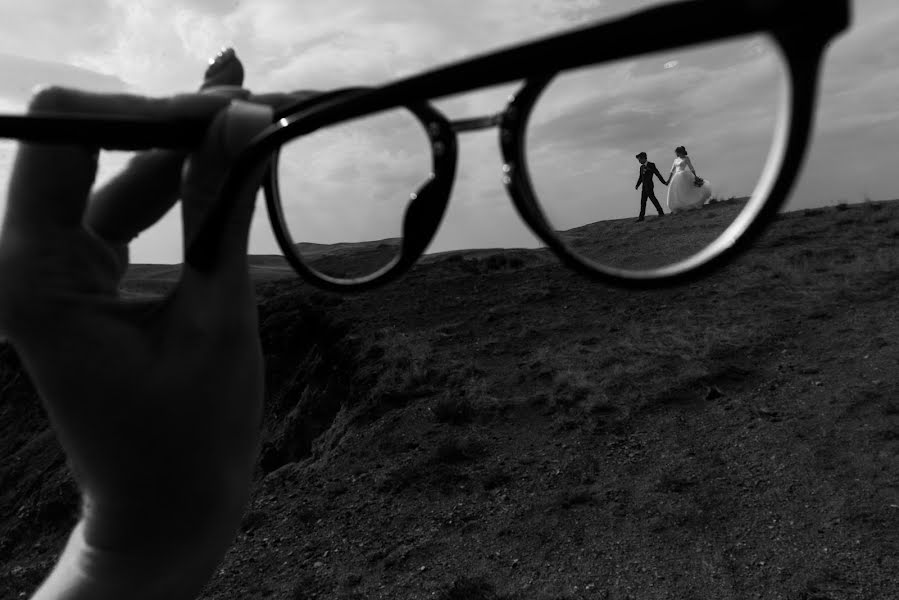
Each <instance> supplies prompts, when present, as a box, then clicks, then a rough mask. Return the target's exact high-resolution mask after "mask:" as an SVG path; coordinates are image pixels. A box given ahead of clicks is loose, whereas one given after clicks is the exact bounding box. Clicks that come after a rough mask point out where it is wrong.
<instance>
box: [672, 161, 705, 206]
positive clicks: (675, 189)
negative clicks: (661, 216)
mask: <svg viewBox="0 0 899 600" xmlns="http://www.w3.org/2000/svg"><path fill="white" fill-rule="evenodd" d="M672 169H674V175H672V176H671V181H669V182H668V211H669V212H677V211H680V210H692V209H694V208H700V207H701V206H702V205H703V204H705V203H706V202H708V200H709V198H711V197H712V186H711V184H710V183H709V180H708V179H706V180H705V183H703V184H702V187H696V185H695V184H694V181H696V177H694V176H693V171H691V170H690V166H689V164H688V162H687V161H686V160H685V159H683V158H680V157H678V158H676V159H674V166H673V167H672Z"/></svg>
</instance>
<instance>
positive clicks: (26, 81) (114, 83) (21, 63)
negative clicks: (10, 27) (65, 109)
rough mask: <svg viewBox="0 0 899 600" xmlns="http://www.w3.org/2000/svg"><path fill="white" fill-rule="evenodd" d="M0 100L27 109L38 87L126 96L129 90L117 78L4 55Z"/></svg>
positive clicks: (0, 64) (1, 58) (0, 62)
mask: <svg viewBox="0 0 899 600" xmlns="http://www.w3.org/2000/svg"><path fill="white" fill-rule="evenodd" d="M0 73H3V77H2V78H0V98H4V99H6V100H7V101H8V102H10V103H12V104H14V105H18V106H20V107H24V106H25V105H26V103H27V101H28V99H29V98H30V97H31V94H32V92H33V90H34V88H35V87H36V86H39V85H47V84H50V83H52V84H55V85H63V86H66V87H74V88H79V89H85V90H91V91H97V92H123V91H127V89H128V86H127V84H125V82H124V81H122V80H121V79H119V78H118V77H115V76H113V75H106V74H103V73H97V72H95V71H91V70H89V69H83V68H81V67H75V66H72V65H70V64H64V63H58V62H50V61H45V60H38V59H33V58H23V57H20V56H10V55H7V54H0Z"/></svg>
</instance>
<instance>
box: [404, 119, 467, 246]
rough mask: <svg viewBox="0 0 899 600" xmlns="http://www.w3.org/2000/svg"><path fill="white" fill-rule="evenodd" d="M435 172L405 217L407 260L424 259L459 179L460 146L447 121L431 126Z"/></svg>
mask: <svg viewBox="0 0 899 600" xmlns="http://www.w3.org/2000/svg"><path fill="white" fill-rule="evenodd" d="M429 130H430V134H431V147H432V152H433V168H434V172H433V173H432V174H431V177H430V179H428V181H426V182H425V183H424V184H423V185H422V186H421V187H420V188H419V189H418V191H417V192H416V193H414V194H412V195H411V197H410V198H411V202H409V205H408V206H407V207H406V214H405V216H404V217H403V250H402V253H403V255H404V256H409V257H414V259H413V260H415V259H417V258H418V257H419V256H421V254H422V253H424V251H425V250H426V249H427V247H428V244H430V243H431V240H432V239H433V238H434V234H435V233H436V232H437V229H438V228H439V227H440V222H441V221H442V220H443V215H444V213H445V212H446V205H447V203H448V202H449V197H450V194H451V193H452V189H453V181H454V180H455V178H456V161H457V156H458V144H457V142H456V134H455V133H454V132H453V131H452V128H451V127H450V125H449V123H448V122H447V121H446V120H445V119H441V120H440V122H436V120H435V122H432V123H431V125H430V126H429Z"/></svg>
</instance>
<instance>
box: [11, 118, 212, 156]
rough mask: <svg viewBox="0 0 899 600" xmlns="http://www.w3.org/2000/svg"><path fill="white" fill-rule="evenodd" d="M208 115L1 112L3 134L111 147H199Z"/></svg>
mask: <svg viewBox="0 0 899 600" xmlns="http://www.w3.org/2000/svg"><path fill="white" fill-rule="evenodd" d="M210 122H211V121H210V119H208V118H191V119H178V120H163V119H139V118H135V117H127V118H121V117H96V116H93V115H33V114H32V115H16V116H12V115H0V138H8V139H16V140H20V141H23V142H33V143H48V144H50V143H52V144H89V145H91V146H95V147H98V148H104V149H109V150H146V149H148V148H184V149H187V148H195V147H197V146H198V145H199V144H200V142H201V141H202V140H203V136H204V135H205V133H206V129H207V128H208V127H209V124H210Z"/></svg>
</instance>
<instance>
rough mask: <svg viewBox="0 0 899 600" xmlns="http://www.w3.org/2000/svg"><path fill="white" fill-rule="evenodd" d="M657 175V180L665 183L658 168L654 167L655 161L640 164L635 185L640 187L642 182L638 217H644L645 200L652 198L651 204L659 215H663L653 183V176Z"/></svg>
mask: <svg viewBox="0 0 899 600" xmlns="http://www.w3.org/2000/svg"><path fill="white" fill-rule="evenodd" d="M654 177H658V178H659V181H661V182H662V183H665V178H664V177H662V174H661V173H659V169H658V168H657V167H656V165H655V163H651V162H649V161H646V163H645V164H642V165H640V174H639V176H638V179H637V187H638V188H639V187H640V184H643V194H642V195H641V196H640V218H641V219H642V218H644V217H645V216H646V201H647V200H652V204H653V206H655V207H656V210H657V211H659V214H660V215H664V214H665V213H664V212H662V205H661V204H659V201H658V199H657V198H656V191H655V188H654V184H653V178H654Z"/></svg>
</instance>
